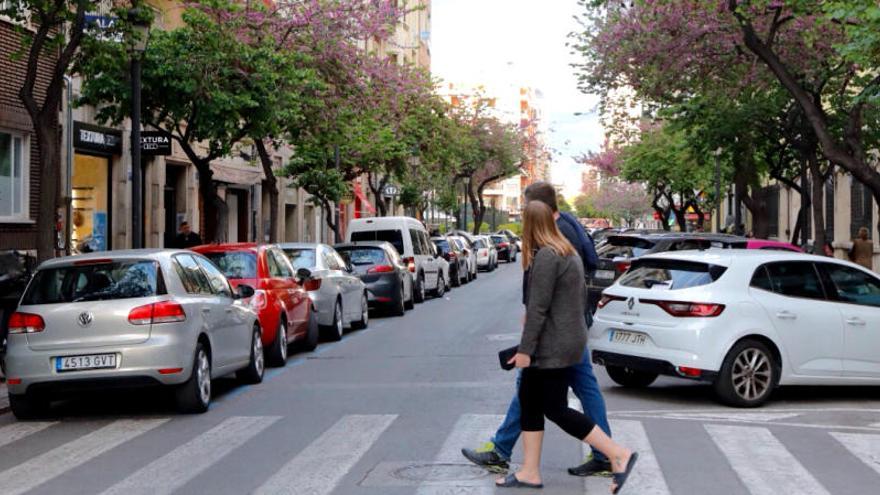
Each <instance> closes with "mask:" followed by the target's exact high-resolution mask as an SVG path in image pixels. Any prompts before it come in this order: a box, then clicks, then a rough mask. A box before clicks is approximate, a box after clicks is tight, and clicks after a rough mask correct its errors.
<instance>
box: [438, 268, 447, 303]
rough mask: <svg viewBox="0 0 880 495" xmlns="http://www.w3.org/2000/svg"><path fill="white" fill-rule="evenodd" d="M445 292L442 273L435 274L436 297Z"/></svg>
mask: <svg viewBox="0 0 880 495" xmlns="http://www.w3.org/2000/svg"><path fill="white" fill-rule="evenodd" d="M443 294H446V277H444V276H443V274H442V273H441V274H439V275H437V297H443Z"/></svg>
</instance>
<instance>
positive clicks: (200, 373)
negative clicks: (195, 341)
mask: <svg viewBox="0 0 880 495" xmlns="http://www.w3.org/2000/svg"><path fill="white" fill-rule="evenodd" d="M196 363H197V364H196V384H197V385H198V389H199V400H201V401H202V404H203V405H205V406H207V405H208V404H210V403H211V361H210V360H209V359H208V353H206V352H205V350H204V349H199V355H198V357H197V358H196Z"/></svg>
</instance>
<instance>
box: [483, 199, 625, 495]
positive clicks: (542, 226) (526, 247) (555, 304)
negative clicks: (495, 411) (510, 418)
mask: <svg viewBox="0 0 880 495" xmlns="http://www.w3.org/2000/svg"><path fill="white" fill-rule="evenodd" d="M523 267H525V268H527V269H528V283H527V291H526V321H525V326H524V327H523V333H522V338H521V340H520V344H519V348H518V351H517V353H516V355H515V356H514V357H513V358H511V359H510V364H515V365H516V367H517V368H520V369H521V370H522V374H521V383H520V388H519V394H518V395H519V400H520V404H521V408H522V414H521V417H520V427H521V429H522V437H523V452H524V460H523V465H522V467H521V468H520V470H519V471H518V472H516V473H511V474H509V475H507V476H506V477H504V478H499V479H498V480H496V482H495V484H496V485H497V486H499V487H525V488H541V487H543V482H542V478H541V450H542V444H543V439H544V418H545V417H546V418H547V419H549V420H550V421H552V422H554V423H556V424H557V425H559V427H560V428H562V429H563V430H564V431H565V432H566V433H568V434H569V435H571V436H573V437H575V438H577V439H578V440H581V441H583V442H586V443H588V444H589V445H590V446H591V447H593V448H595V449H597V450H599V451H600V452H601V453H602V454H603V455H604V456H605V457H606V458H608V459H609V460H610V462H611V470H612V476H613V477H614V480H613V482H612V485H611V492H612V493H618V491H620V489H621V488H623V485H624V483H625V482H626V479H627V477H628V476H629V474H630V473H631V471H632V469H633V467H634V465H635V463H636V461H637V460H638V454H637V453H635V452H632V451H630V450H629V449H627V448H625V447H623V446H621V445H619V444H617V443H615V442H614V441H613V440H612V439H611V437H609V436H608V435H606V434H605V432H604V431H602V429H601V428H599V427H597V426H596V423H594V422H593V421H592V420H591V419H590V418H589V417H588V416H586V415H585V414H583V413H581V412H579V411H576V410H574V409H571V408H570V407H568V387H569V383H570V381H571V373H572V367H573V366H575V365H577V364H578V363H579V362H580V361H581V358H582V356H583V353H584V349H585V348H586V345H587V328H586V325H585V324H584V320H583V315H584V303H585V301H586V297H585V294H584V292H585V291H586V287H585V286H584V272H583V264H582V262H581V260H580V259H579V257H578V256H577V255H576V254H575V250H574V247H573V246H572V245H571V243H569V242H568V241H567V240H566V239H565V237H563V236H562V234H561V233H560V232H559V229H558V228H557V226H556V223H555V222H554V218H553V212H552V211H551V209H550V207H548V206H547V205H546V204H544V203H542V202H540V201H532V202H530V203H528V204H527V205H526V208H525V211H524V212H523ZM571 295H574V296H575V297H570V296H571Z"/></svg>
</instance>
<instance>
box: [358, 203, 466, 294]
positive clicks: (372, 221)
mask: <svg viewBox="0 0 880 495" xmlns="http://www.w3.org/2000/svg"><path fill="white" fill-rule="evenodd" d="M346 241H348V242H357V241H387V242H390V243H391V244H392V245H393V246H394V248H395V249H397V252H398V253H400V256H401V257H402V258H403V262H404V263H406V265H407V268H408V269H409V271H410V272H411V273H412V276H413V283H414V284H415V285H413V288H414V290H413V299H415V302H417V303H420V302H422V301H424V300H425V293H426V291H428V290H430V291H432V292H433V293H434V294H437V295H442V294H443V292H444V291H445V289H446V287H448V285H447V283H448V282H449V281H448V280H446V279H445V276H446V274H445V273H444V272H443V270H442V268H443V265H445V264H446V260H444V259H443V258H441V257H440V252H439V251H438V250H437V247H436V246H434V243H433V242H431V237H430V236H429V235H428V231H427V230H426V229H425V226H424V225H423V224H422V222H419V221H418V220H416V219H415V218H411V217H372V218H356V219H354V220H352V221H351V223H349V224H348V231H347V233H346Z"/></svg>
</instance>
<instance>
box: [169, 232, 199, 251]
mask: <svg viewBox="0 0 880 495" xmlns="http://www.w3.org/2000/svg"><path fill="white" fill-rule="evenodd" d="M202 244H203V243H202V238H201V237H199V234H196V233H195V232H190V233H189V234H184V233H180V234H177V237H175V238H174V247H176V248H177V249H186V248H191V247H195V246H201V245H202Z"/></svg>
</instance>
